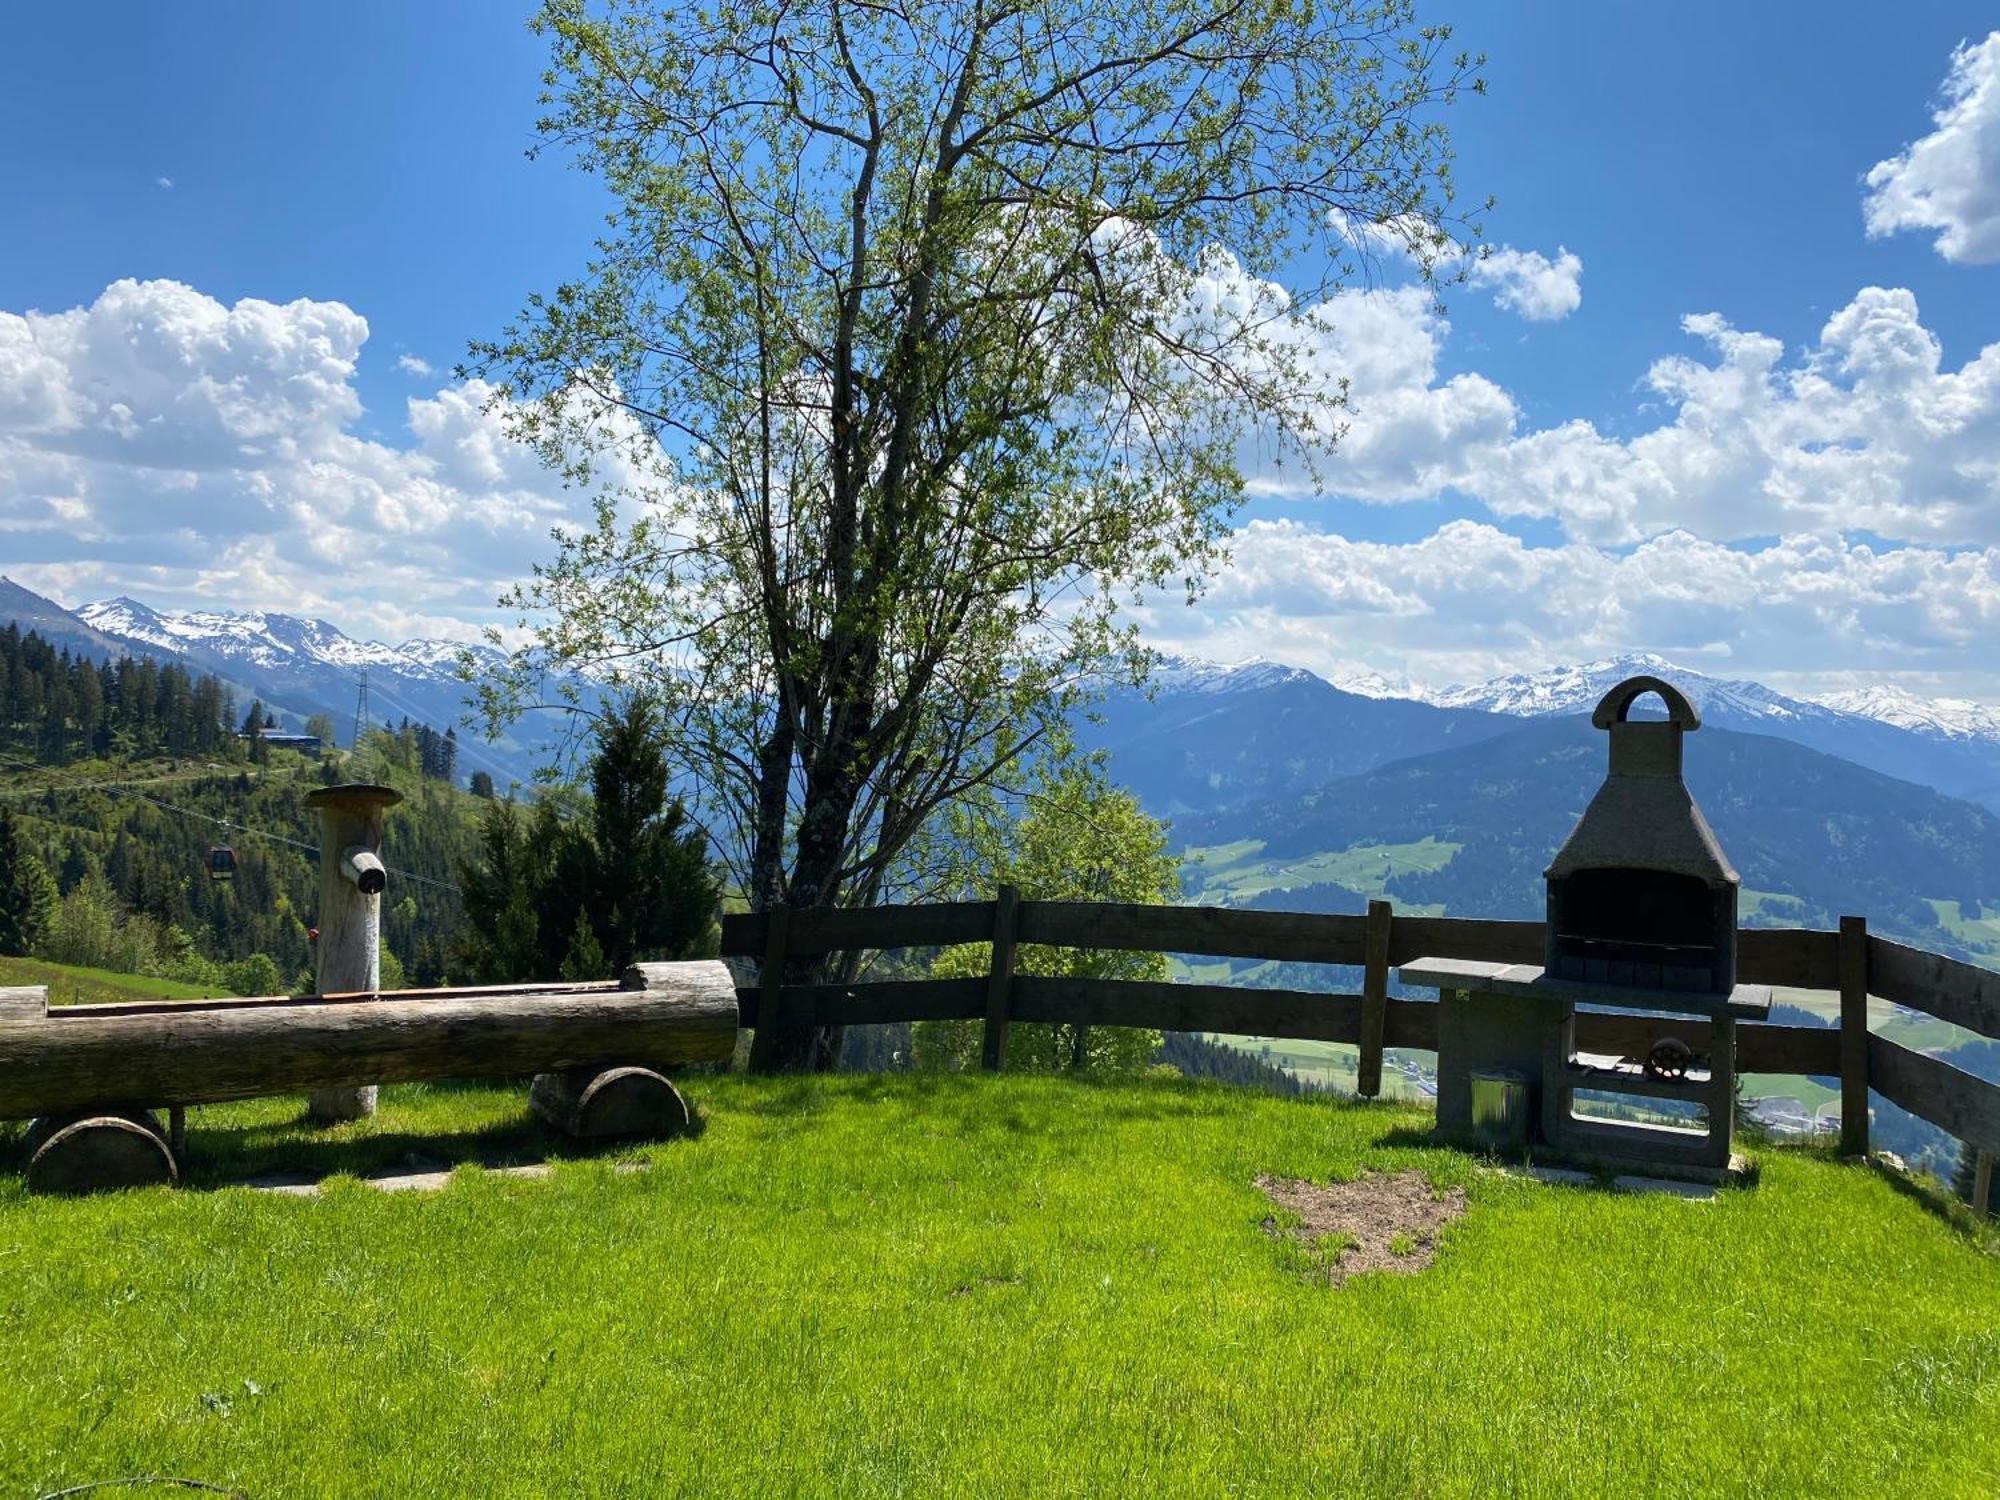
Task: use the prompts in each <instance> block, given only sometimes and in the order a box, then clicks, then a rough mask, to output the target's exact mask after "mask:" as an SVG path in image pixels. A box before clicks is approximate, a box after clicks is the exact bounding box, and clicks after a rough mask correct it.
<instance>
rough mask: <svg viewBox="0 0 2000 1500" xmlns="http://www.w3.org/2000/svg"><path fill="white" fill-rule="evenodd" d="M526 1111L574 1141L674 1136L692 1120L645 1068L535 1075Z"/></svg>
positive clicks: (677, 1096) (660, 1080) (668, 1089)
mask: <svg viewBox="0 0 2000 1500" xmlns="http://www.w3.org/2000/svg"><path fill="white" fill-rule="evenodd" d="M528 1105H529V1107H530V1108H531V1109H533V1110H534V1112H535V1113H536V1114H538V1115H540V1116H541V1117H542V1118H543V1119H544V1120H546V1121H548V1123H549V1124H550V1125H552V1126H554V1127H555V1128H556V1129H557V1130H560V1131H562V1132H563V1133H564V1134H565V1135H568V1136H573V1137H574V1138H576V1139H577V1140H580V1141H608V1140H621V1139H630V1138H640V1137H647V1138H658V1137H663V1136H672V1135H679V1134H681V1133H682V1132H683V1131H685V1130H686V1129H687V1128H688V1126H689V1124H690V1122H691V1120H692V1118H693V1117H692V1116H691V1115H690V1114H689V1112H688V1107H687V1101H686V1100H685V1099H683V1098H682V1097H681V1095H680V1090H678V1089H676V1088H675V1087H674V1086H673V1085H672V1084H671V1083H669V1082H668V1081H667V1080H666V1079H665V1078H664V1077H663V1076H661V1075H660V1074H658V1073H655V1072H654V1071H653V1070H652V1069H651V1068H639V1067H616V1068H599V1069H591V1068H573V1069H570V1070H569V1071H567V1072H562V1073H538V1074H536V1075H535V1081H534V1084H533V1086H532V1087H530V1088H529V1090H528Z"/></svg>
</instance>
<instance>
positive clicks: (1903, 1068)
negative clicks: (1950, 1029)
mask: <svg viewBox="0 0 2000 1500" xmlns="http://www.w3.org/2000/svg"><path fill="white" fill-rule="evenodd" d="M1868 1077H1869V1081H1870V1083H1872V1084H1873V1085H1874V1088H1875V1091H1876V1092H1877V1093H1879V1094H1881V1096H1882V1097H1883V1098H1885V1099H1889V1100H1892V1101H1893V1102H1895V1103H1897V1104H1900V1105H1902V1106H1903V1108H1904V1109H1907V1110H1908V1111H1909V1112H1910V1113H1911V1114H1913V1115H1917V1116H1920V1117H1921V1118H1923V1119H1926V1120H1929V1121H1930V1122H1931V1123H1932V1124H1933V1125H1935V1126H1937V1127H1938V1128H1939V1129H1941V1130H1943V1131H1944V1132H1945V1133H1946V1134H1947V1135H1955V1136H1957V1137H1958V1138H1959V1139H1960V1140H1961V1141H1964V1142H1965V1143H1966V1144H1967V1145H1969V1146H1971V1147H1972V1148H1973V1149H1974V1150H1975V1151H1994V1152H2000V1084H1991V1083H1988V1082H1987V1081H1986V1080H1985V1079H1983V1078H1980V1077H1977V1076H1976V1075H1974V1074H1971V1073H1968V1072H1966V1071H1965V1070H1964V1069H1963V1068H1955V1067H1953V1066H1952V1065H1951V1064H1950V1063H1948V1062H1944V1061H1942V1060H1940V1059H1938V1058H1935V1057H1929V1056H1926V1055H1925V1054H1924V1053H1922V1052H1912V1051H1911V1050H1910V1049H1909V1048H1907V1047H1904V1046H1901V1045H1899V1044H1898V1043H1895V1042H1892V1041H1890V1040H1889V1039H1888V1038H1887V1037H1883V1036H1870V1037H1869V1038H1868ZM1842 1108H1845V1105H1843V1106H1842Z"/></svg>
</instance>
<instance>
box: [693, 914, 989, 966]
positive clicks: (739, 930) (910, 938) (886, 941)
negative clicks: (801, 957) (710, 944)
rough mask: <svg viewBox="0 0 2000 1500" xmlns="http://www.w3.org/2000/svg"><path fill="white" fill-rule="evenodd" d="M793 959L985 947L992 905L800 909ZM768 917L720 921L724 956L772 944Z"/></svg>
mask: <svg viewBox="0 0 2000 1500" xmlns="http://www.w3.org/2000/svg"><path fill="white" fill-rule="evenodd" d="M789 920H790V924H791V936H790V938H789V940H788V944H789V951H790V952H792V953H844V952H849V951H852V950H855V949H882V948H948V947H950V946H952V945H953V944H955V943H980V942H984V941H985V940H986V939H987V938H988V937H989V936H990V935H991V934H992V932H993V903H992V902H991V901H943V902H936V903H933V904H931V905H928V906H867V907H858V908H855V909H852V910H848V909H843V908H837V907H812V906H809V907H800V908H797V909H795V910H793V911H792V914H791V917H790V919H789ZM769 928H770V913H769V912H733V913H731V914H730V915H729V916H726V917H724V918H723V919H722V955H723V957H725V958H751V957H754V956H755V955H757V954H759V953H762V952H763V951H764V949H765V948H766V946H767V945H768V944H769V942H770V936H769Z"/></svg>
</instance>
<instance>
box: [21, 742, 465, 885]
mask: <svg viewBox="0 0 2000 1500" xmlns="http://www.w3.org/2000/svg"><path fill="white" fill-rule="evenodd" d="M0 761H5V762H7V763H8V764H9V765H14V766H20V767H22V768H24V769H26V770H30V771H39V772H42V773H43V774H45V775H47V774H50V773H53V772H54V771H55V769H56V768H55V767H53V766H44V765H41V764H39V763H38V762H35V761H29V760H21V759H19V758H17V757H15V756H12V755H7V754H4V753H0ZM48 790H50V791H58V792H82V791H97V792H103V793H104V794H105V795H106V796H110V797H131V798H134V799H136V800H137V801H140V802H144V803H147V804H148V805H150V806H152V807H157V808H159V809H160V810H161V811H162V812H170V813H173V814H175V815H176V816H178V817H183V818H194V819H196V820H198V821H200V822H203V823H209V824H213V825H214V826H215V827H217V828H226V829H228V830H230V831H231V832H233V833H246V834H249V835H250V836H251V837H252V838H260V839H269V840H270V841H271V842H273V843H276V844H288V845H290V846H291V847H292V848H294V849H297V850H300V851H301V852H303V853H306V854H310V855H312V856H313V857H314V858H315V859H317V858H318V857H319V845H317V844H308V843H306V842H305V841H304V840H302V839H295V838H288V837H287V836H286V835H284V834H282V833H272V832H271V831H270V830H268V829H264V828H253V827H251V826H250V825H249V824H248V823H238V822H235V821H233V820H231V819H229V818H218V817H216V816H215V815H214V814H212V813H204V812H196V811H194V810H193V809H192V808H187V807H176V806H175V805H174V804H173V803H171V802H162V801H161V800H160V799H159V798H158V797H148V796H147V795H146V794H145V793H144V792H135V791H133V790H132V789H131V788H130V787H126V786H121V785H119V784H118V783H116V782H101V781H51V782H50V783H49V786H48ZM100 831H101V830H100ZM218 847H221V846H218ZM228 852H229V854H230V860H229V863H230V867H231V870H232V872H233V869H234V865H235V853H234V851H233V850H232V851H228ZM215 853H216V850H215V849H210V850H209V857H210V866H209V870H210V873H211V874H214V873H215V865H214V863H213V860H214V856H215ZM383 868H385V869H386V870H388V872H389V873H390V874H391V875H395V876H397V877H399V878H400V879H403V880H411V881H415V882H416V883H417V884H418V885H428V886H435V887H436V888H437V889H439V890H441V891H450V892H451V893H452V894H453V895H454V896H460V895H463V894H464V892H463V891H461V890H460V889H459V888H458V887H457V886H455V885H453V884H451V883H450V882H449V881H445V880H434V879H432V878H431V877H430V876H428V875H419V874H417V873H416V872H415V871H414V870H399V869H397V868H396V867H395V866H393V865H385V866H384V867H383ZM219 878H226V877H219Z"/></svg>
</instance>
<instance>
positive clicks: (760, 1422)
mask: <svg viewBox="0 0 2000 1500" xmlns="http://www.w3.org/2000/svg"><path fill="white" fill-rule="evenodd" d="M688 1093H689V1096H690V1098H691V1100H692V1101H693V1102H695V1103H696V1104H697V1105H698V1106H699V1108H700V1110H701V1113H702V1115H703V1117H704V1120H705V1129H704V1131H703V1133H702V1134H701V1135H699V1136H698V1137H696V1138H693V1139H687V1140H681V1141H676V1142H670V1143H664V1144H660V1145H655V1146H649V1147H644V1148H640V1149H639V1150H637V1151H636V1152H635V1153H633V1154H636V1155H639V1156H642V1157H644V1158H645V1159H646V1160H648V1161H649V1162H650V1163H651V1168H650V1170H648V1171H645V1172H642V1173H635V1174H629V1175H621V1174H619V1173H616V1172H614V1171H613V1170H612V1163H611V1161H610V1160H609V1159H607V1158H603V1157H600V1158H596V1159H583V1160H575V1161H571V1162H568V1163H566V1164H564V1165H562V1166H560V1167H559V1168H558V1170H557V1171H556V1173H555V1175H554V1177H553V1178H551V1179H549V1180H545V1181H522V1180H506V1179H498V1178H492V1177H486V1176H482V1175H479V1174H476V1173H462V1174H460V1175H459V1176H458V1177H457V1178H455V1179H454V1180H453V1182H452V1183H451V1185H450V1186H449V1187H448V1188H446V1189H445V1190H444V1191H442V1192H438V1193H433V1194H419V1193H399V1194H385V1193H379V1192H376V1191H374V1190H371V1189H368V1188H365V1187H362V1186H361V1185H359V1184H358V1183H354V1182H351V1181H345V1182H341V1181H337V1182H335V1183H334V1184H332V1185H331V1186H330V1188H329V1189H328V1191H327V1192H326V1193H325V1194H324V1195H322V1196H321V1197H318V1198H304V1199H301V1198H286V1197H278V1196H272V1195H262V1194H256V1193H252V1192H249V1191H245V1190H243V1189H240V1188H220V1189H217V1188H214V1187H212V1186H211V1185H209V1184H212V1182H213V1180H214V1178H215V1177H216V1176H217V1175H219V1174H226V1173H231V1172H236V1171H241V1170H244V1169H246V1168H250V1167H276V1166H288V1165H298V1164H301V1163H306V1164H314V1165H318V1166H321V1167H328V1166H336V1165H346V1166H348V1167H350V1168H353V1169H357V1170H358V1169H362V1168H366V1167H368V1166H371V1165H374V1164H375V1163H377V1162H378V1161H381V1160H385V1159H395V1158H399V1157H401V1156H403V1155H405V1154H407V1153H409V1152H411V1151H413V1150H420V1151H422V1152H423V1153H425V1154H426V1155H428V1156H431V1157H433V1158H444V1159H449V1158H451V1157H453V1156H463V1155H472V1154H479V1153H482V1152H494V1153H497V1154H500V1155H506V1154H509V1153H516V1152H529V1151H535V1150H539V1149H542V1148H543V1147H544V1146H545V1145H546V1144H547V1143H546V1141H544V1140H543V1139H542V1138H541V1137H540V1136H539V1133H538V1132H537V1131H535V1130H534V1129H533V1128H532V1127H529V1126H527V1125H525V1124H523V1123H522V1120H521V1092H520V1090H519V1089H518V1088H510V1089H504V1090H503V1089H499V1088H481V1087H470V1088H425V1089H409V1090H402V1089H399V1090H391V1091H386V1095H387V1103H386V1105H385V1108H384V1110H383V1112H382V1114H381V1115H380V1116H378V1117H377V1119H376V1120H374V1121H371V1122H363V1123H361V1124H357V1125H354V1126H348V1127H342V1129H341V1130H340V1131H339V1132H336V1133H334V1135H333V1136H332V1138H331V1139H316V1138H306V1137H303V1136H301V1135H300V1134H299V1133H298V1132H297V1131H296V1130H294V1129H293V1128H292V1127H291V1126H290V1125H289V1124H288V1123H287V1121H288V1119H289V1116H290V1114H291V1112H292V1110H293V1109H294V1108H295V1106H293V1105H288V1104H286V1103H283V1102H279V1101H262V1102H258V1103H255V1104H251V1105H243V1106H234V1107H230V1108H217V1109H209V1110H201V1111H197V1112H196V1113H195V1115H194V1117H193V1121H192V1124H193V1127H194V1140H193V1146H194V1150H195V1152H196V1153H197V1167H198V1174H197V1181H196V1185H195V1187H194V1188H193V1189H191V1190H183V1191H180V1192H166V1191H146V1192H139V1193H132V1194H126V1195H122V1196H115V1197H107V1198H99V1199H90V1200H77V1201H64V1200H49V1199H30V1198H28V1197H26V1196H24V1195H23V1194H22V1192H21V1190H20V1187H19V1184H18V1180H16V1179H13V1178H0V1493H4V1494H21V1495H30V1494H36V1493H40V1492H43V1491H46V1490H52V1489H55V1488H58V1487H60V1486H64V1485H71V1484H80V1483H83V1482H86V1481H89V1480H94V1479H105V1478H111V1477H115V1476H120V1475H132V1474H140V1473H150V1474H170V1475H181V1476H185V1477H190V1478H199V1479H204V1480H208V1481H211V1482H216V1483H222V1484H229V1485H235V1486H240V1487H241V1488H242V1489H243V1490H244V1491H246V1492H247V1493H249V1494H251V1495H254V1496H259V1497H265V1496H298V1495H315V1496H316V1495H342V1496H346V1495H394V1496H430V1495H458V1494H466V1495H488V1494H499V1495H533V1496H543V1495H573V1494H587V1495H630V1496H649V1497H650V1496H660V1495H681V1494H686V1495H703V1496H710V1495H754V1496H773V1495H815V1496H816V1495H908V1496H932V1495H967V1496H989V1495H1022V1496H1038V1497H1039V1496H1051V1495H1156V1494H1174V1495H1182V1494H1185V1495H1199V1496H1214V1495H1332V1494H1355V1495H1421V1496H1433V1497H1435V1496H1491V1495H1535V1496H1539V1495H1556V1494H1580V1495H1600V1494H1601V1495H1639V1494H1644V1495H1649V1496H1657V1495H1678V1496H1697V1495H1698V1496H1709V1495H1719V1494H1720V1495H1756V1496H1790V1495H1801V1496H1805V1495H1813V1496H1827V1495H1836V1494H1838V1495H1870V1496H1886V1495H1909V1496H1950V1495H1991V1494H1992V1493H1993V1492H1994V1490H1995V1487H1996V1484H2000V1458H1996V1451H1995V1447H1994V1444H1993V1441H1992V1433H1993V1432H1994V1430H1995V1423H1996V1421H2000V1261H1996V1259H1995V1258H1994V1256H1993V1255H1992V1254H1991V1253H1990V1251H1989V1250H1988V1249H1987V1248H1983V1247H1982V1245H1981V1244H1980V1243H1978V1242H1977V1241H1976V1240H1975V1238H1974V1235H1973V1233H1972V1231H1970V1230H1969V1229H1968V1228H1967V1227H1965V1226H1964V1225H1963V1224H1960V1223H1954V1222H1951V1221H1950V1220H1949V1219H1948V1217H1946V1216H1944V1215H1942V1214H1940V1213H1938V1212H1934V1211H1932V1209H1931V1208H1929V1207H1927V1206H1926V1203H1925V1202H1924V1201H1922V1200H1920V1198H1919V1197H1918V1196H1916V1195H1915V1194H1914V1193H1913V1192H1912V1191H1910V1190H1907V1189H1903V1188H1899V1187H1898V1186H1897V1185H1896V1184H1894V1183H1892V1182H1891V1181H1889V1180H1887V1179H1886V1178H1884V1177H1882V1176H1880V1175H1878V1174H1877V1173H1875V1172H1874V1171H1873V1170H1871V1169H1868V1168H1865V1167H1856V1166H1845V1165H1841V1164H1839V1163H1837V1162H1834V1161H1832V1160H1830V1159H1827V1158H1824V1157H1821V1156H1817V1155H1813V1154H1811V1153H1808V1152H1804V1151H1767V1152H1765V1153H1764V1154H1763V1155H1762V1157H1761V1159H1760V1162H1759V1165H1760V1167H1761V1173H1760V1177H1759V1180H1758V1181H1757V1182H1756V1184H1755V1185H1754V1186H1752V1187H1747V1188H1743V1189H1736V1190H1731V1191H1728V1192H1725V1193H1724V1194H1723V1195H1722V1196H1721V1198H1720V1199H1719V1200H1718V1201H1715V1202H1710V1203H1690V1202H1685V1201H1682V1200H1679V1199H1676V1198H1666V1197H1651V1196H1647V1197H1635V1196H1627V1195H1622V1194H1613V1193H1610V1192H1607V1191H1603V1190H1599V1189H1594V1188H1593V1189H1584V1188H1573V1187H1555V1186H1547V1185H1543V1184H1541V1183H1537V1182H1534V1181H1530V1180H1526V1179H1522V1178H1517V1177H1512V1176H1505V1175H1501V1174H1498V1173H1494V1172H1490V1171H1487V1170H1484V1169H1482V1168H1481V1167H1480V1166H1479V1165H1478V1164H1477V1163H1476V1162H1475V1161H1474V1160H1473V1159H1471V1158H1469V1157H1466V1156H1463V1155H1459V1154H1457V1153H1454V1152H1451V1151H1449V1150H1445V1149H1441V1148H1439V1147H1437V1146H1435V1145H1432V1144H1431V1143H1430V1142H1429V1141H1428V1139H1427V1138H1426V1136H1425V1133H1424V1132H1425V1131H1426V1129H1427V1127H1428V1123H1429V1121H1428V1117H1427V1116H1426V1115H1425V1114H1424V1113H1422V1112H1420V1111H1417V1110H1412V1109H1408V1108H1404V1107H1399V1106H1393V1105H1357V1104H1352V1103H1344V1102H1340V1101H1335V1100H1329V1099H1312V1100H1287V1099H1280V1098H1276V1097H1272V1096H1265V1095H1255V1094H1248V1093H1242V1092H1235V1091H1231V1090H1228V1089H1225V1088H1222V1087H1218V1086H1204V1085H1196V1084H1188V1083H1183V1082H1179V1081H1176V1080H1152V1079H1148V1080H1142V1081H1139V1082H1129V1083H1106V1084H1093V1083H1076V1082H1070V1081H1064V1080H1052V1079H1047V1078H1032V1077H1004V1078H999V1079H993V1078H983V1077H970V1078H967V1077H945V1078H927V1077H907V1076H906V1077H896V1078H886V1079H885V1078H870V1077H838V1078H828V1079H810V1080H761V1079H746V1078H742V1077H734V1076H714V1077H701V1078H694V1079H691V1080H689V1083H688ZM1370 1167H1381V1168H1391V1169H1415V1170H1418V1171H1421V1172H1423V1173H1425V1174H1427V1175H1428V1177H1429V1178H1430V1180H1431V1181H1432V1183H1433V1184H1434V1185H1436V1186H1437V1187H1439V1188H1445V1187H1449V1186H1453V1185H1458V1186H1462V1187H1463V1188H1464V1189H1465V1192H1466V1194H1467V1197H1468V1200H1469V1201H1468V1209H1467V1212H1466V1215H1465V1217H1464V1218H1463V1219H1461V1220H1459V1221H1458V1222H1457V1223H1456V1224H1454V1225H1452V1226H1451V1227H1450V1228H1448V1229H1447V1230H1446V1231H1445V1234H1444V1239H1443V1242H1442V1249H1441V1253H1440V1254H1439V1256H1438V1258H1437V1260H1436V1263H1435V1264H1433V1265H1432V1266H1431V1267H1429V1268H1428V1269H1427V1270H1424V1271H1422V1272H1421V1273H1419V1274H1416V1275H1407V1276H1397V1275H1383V1274H1375V1275H1368V1276H1362V1277H1358V1278H1356V1279H1354V1280H1352V1281H1350V1282H1348V1283H1347V1284H1345V1285H1343V1286H1330V1285H1327V1284H1325V1283H1324V1282H1323V1281H1320V1280H1317V1279H1315V1278H1313V1277H1312V1276H1311V1275H1309V1274H1308V1268H1309V1258H1308V1256H1307V1254H1306V1253H1305V1252H1304V1251H1303V1250H1301V1249H1300V1248H1299V1247H1297V1246H1295V1245H1293V1244H1291V1243H1290V1242H1288V1241H1284V1240H1279V1239H1273V1238H1271V1237H1270V1236H1268V1235H1267V1234H1266V1233H1265V1232H1264V1231H1263V1229H1262V1228H1261V1227H1260V1226H1261V1223H1262V1221H1263V1220H1264V1219H1265V1217H1266V1215H1267V1214H1269V1213H1270V1212H1271V1208H1270V1205H1269V1204H1268V1203H1267V1202H1266V1201H1265V1199H1264V1198H1263V1197H1262V1196H1261V1194H1260V1193H1259V1192H1258V1190H1257V1189H1256V1187H1255V1186H1254V1185H1253V1179H1254V1178H1255V1177H1256V1176H1257V1175H1258V1174H1259V1173H1265V1172H1268V1173H1274V1174H1278V1175H1282V1176H1294V1177H1309V1178H1314V1179H1318V1180H1321V1181H1324V1180H1326V1179H1327V1178H1328V1177H1329V1176H1333V1177H1343V1178H1344V1177H1351V1176H1353V1175H1355V1174H1357V1173H1360V1172H1362V1171H1363V1170H1364V1169H1366V1168H1370ZM131 1493H145V1491H133V1492H131ZM161 1493H165V1492H161Z"/></svg>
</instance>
